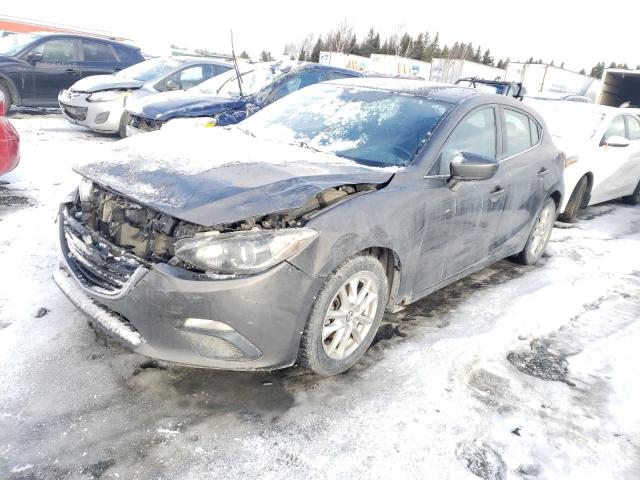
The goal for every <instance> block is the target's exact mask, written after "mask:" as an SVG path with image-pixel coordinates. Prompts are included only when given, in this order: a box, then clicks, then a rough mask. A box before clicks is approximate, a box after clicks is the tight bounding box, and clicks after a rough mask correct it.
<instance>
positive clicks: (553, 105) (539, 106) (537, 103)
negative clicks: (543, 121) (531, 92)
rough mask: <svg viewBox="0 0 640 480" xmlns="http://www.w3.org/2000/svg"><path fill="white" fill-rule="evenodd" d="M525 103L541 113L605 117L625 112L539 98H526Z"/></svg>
mask: <svg viewBox="0 0 640 480" xmlns="http://www.w3.org/2000/svg"><path fill="white" fill-rule="evenodd" d="M525 103H526V104H527V105H529V106H530V107H532V108H534V109H536V110H540V111H541V112H544V113H548V112H574V113H576V114H579V113H584V112H592V113H602V114H605V115H616V114H620V113H632V112H625V111H624V109H623V108H616V107H608V106H607V105H599V104H596V103H584V102H566V101H557V100H546V99H540V98H526V100H525Z"/></svg>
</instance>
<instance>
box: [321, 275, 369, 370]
mask: <svg viewBox="0 0 640 480" xmlns="http://www.w3.org/2000/svg"><path fill="white" fill-rule="evenodd" d="M378 295H379V292H378V284H377V282H376V278H375V276H374V275H372V274H371V273H369V272H359V273H357V274H355V275H353V276H352V277H351V278H349V279H348V280H347V281H346V282H344V283H343V284H342V286H341V287H340V288H339V289H338V293H336V295H335V296H334V297H333V300H332V301H331V304H330V305H329V309H328V311H327V313H326V315H325V317H324V324H323V327H322V343H323V347H324V352H325V353H326V354H327V355H328V356H329V357H330V358H332V359H335V360H342V359H345V358H347V357H349V355H351V354H352V353H353V352H354V351H356V350H357V348H358V347H359V346H360V345H361V344H362V342H363V340H364V338H365V337H366V336H367V333H369V330H370V329H371V325H372V324H373V322H374V320H375V317H376V311H377V309H378Z"/></svg>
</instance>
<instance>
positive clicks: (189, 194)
mask: <svg viewBox="0 0 640 480" xmlns="http://www.w3.org/2000/svg"><path fill="white" fill-rule="evenodd" d="M74 170H75V171H76V172H78V173H79V174H81V175H83V176H85V177H88V178H90V179H92V180H94V181H95V182H97V183H99V184H101V185H103V186H107V187H110V188H111V189H113V190H115V191H116V192H119V193H121V194H123V195H125V196H126V197H129V198H130V199H132V200H134V201H136V202H138V203H141V204H143V205H146V206H148V207H150V208H152V209H154V210H157V211H160V212H163V213H166V214H168V215H171V216H174V217H176V218H180V219H182V220H186V221H188V222H192V223H196V224H199V225H203V226H212V225H216V224H219V223H230V222H235V221H239V220H243V219H245V218H248V217H253V216H259V215H267V214H270V213H274V212H280V211H285V210H290V209H293V208H297V207H300V206H302V205H304V204H305V203H306V201H307V200H308V199H309V198H310V197H312V196H314V195H316V194H317V193H318V192H320V191H322V190H325V189H327V188H331V187H336V186H339V185H344V184H355V183H383V182H386V181H387V180H389V179H390V178H391V176H393V174H394V173H395V172H396V171H397V168H396V167H389V168H377V167H367V166H363V165H361V164H358V163H356V162H353V161H351V160H347V159H344V158H340V157H336V156H334V155H329V154H324V153H318V152H314V151H312V150H310V149H308V148H303V147H297V146H292V145H287V144H283V143H277V142H269V141H264V140H260V139H257V138H254V137H251V136H249V135H247V134H245V133H243V132H241V131H240V130H239V129H237V128H233V127H232V128H203V129H194V130H193V131H192V132H184V131H182V132H163V131H156V132H150V133H145V134H144V135H136V136H134V137H130V138H127V139H124V140H121V141H119V142H116V143H115V144H113V147H111V148H109V149H108V150H106V151H104V160H102V161H98V162H95V163H91V164H87V165H83V166H79V167H75V168H74Z"/></svg>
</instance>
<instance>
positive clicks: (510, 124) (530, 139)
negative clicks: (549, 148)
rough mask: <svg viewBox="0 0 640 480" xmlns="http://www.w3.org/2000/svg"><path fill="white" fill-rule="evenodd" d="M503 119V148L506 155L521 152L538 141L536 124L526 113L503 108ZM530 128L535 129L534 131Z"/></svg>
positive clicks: (509, 155)
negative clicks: (504, 136) (504, 134)
mask: <svg viewBox="0 0 640 480" xmlns="http://www.w3.org/2000/svg"><path fill="white" fill-rule="evenodd" d="M504 119H505V123H506V130H507V131H506V136H507V142H506V148H505V150H506V151H505V153H506V155H507V157H511V156H513V155H517V154H519V153H522V152H524V151H525V150H528V149H530V148H531V147H532V146H534V145H536V144H537V143H538V140H539V138H538V135H539V134H538V131H537V126H536V124H535V122H530V118H529V116H528V115H525V114H524V113H520V112H516V111H515V110H505V111H504ZM532 123H533V125H532ZM532 127H533V128H532ZM532 130H535V133H534V131H532Z"/></svg>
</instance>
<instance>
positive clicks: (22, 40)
mask: <svg viewBox="0 0 640 480" xmlns="http://www.w3.org/2000/svg"><path fill="white" fill-rule="evenodd" d="M40 38H42V35H38V34H36V33H16V34H15V35H9V36H7V37H4V38H1V39H0V55H8V56H10V55H15V54H17V53H20V52H21V51H23V50H25V49H26V48H28V47H29V46H30V45H31V44H32V43H33V42H34V41H35V40H38V39H40Z"/></svg>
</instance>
